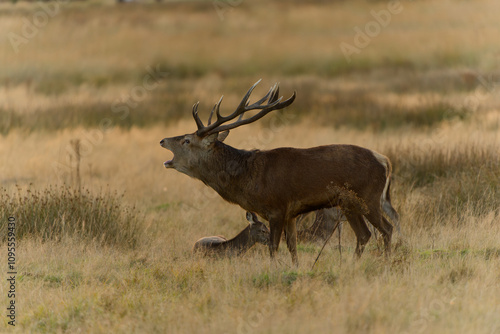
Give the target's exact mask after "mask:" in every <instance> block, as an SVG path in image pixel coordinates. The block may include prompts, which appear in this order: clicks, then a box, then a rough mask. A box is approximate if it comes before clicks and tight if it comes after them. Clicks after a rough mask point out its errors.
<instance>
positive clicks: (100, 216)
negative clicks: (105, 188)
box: [0, 186, 141, 248]
mask: <svg viewBox="0 0 500 334" xmlns="http://www.w3.org/2000/svg"><path fill="white" fill-rule="evenodd" d="M121 203H122V200H121V196H119V195H118V194H116V193H114V194H109V193H108V194H93V193H91V192H90V191H89V190H85V189H84V190H82V191H78V190H76V189H73V188H71V187H68V186H60V187H51V186H50V187H48V188H46V189H44V190H30V189H27V190H25V191H23V190H22V189H20V188H18V189H17V194H14V195H10V194H9V193H8V192H7V190H5V189H1V194H0V207H1V211H0V217H1V219H3V220H4V221H6V220H7V218H8V217H9V216H13V217H15V218H16V221H17V226H16V236H17V238H18V239H23V238H26V237H34V238H36V239H41V240H42V241H45V240H61V239H62V238H64V237H68V236H69V237H74V238H77V239H81V240H82V241H94V242H97V243H99V244H103V245H116V246H123V247H125V248H133V247H134V246H136V245H137V242H138V241H139V239H140V236H141V229H140V221H139V218H138V216H137V213H136V212H135V208H128V207H124V206H123V205H122V204H121ZM2 228H3V229H4V228H5V225H2ZM2 235H6V234H5V233H4V231H2Z"/></svg>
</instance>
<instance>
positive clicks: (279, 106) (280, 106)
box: [208, 91, 297, 134]
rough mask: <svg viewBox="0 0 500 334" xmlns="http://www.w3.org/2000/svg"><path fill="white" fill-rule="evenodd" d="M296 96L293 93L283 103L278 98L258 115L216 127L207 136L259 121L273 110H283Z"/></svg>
mask: <svg viewBox="0 0 500 334" xmlns="http://www.w3.org/2000/svg"><path fill="white" fill-rule="evenodd" d="M296 96H297V92H295V91H294V92H293V95H292V96H290V97H289V98H288V99H287V100H285V101H283V102H281V100H282V99H283V97H280V98H279V99H278V100H276V101H275V102H274V103H272V104H270V105H266V106H263V108H261V109H262V110H261V111H260V112H259V113H258V114H255V115H254V116H252V117H250V118H247V119H245V120H241V121H240V120H238V121H236V122H233V123H231V124H226V125H223V126H219V127H217V129H216V130H215V131H213V130H212V131H210V132H208V134H211V133H213V132H222V131H226V130H231V129H234V128H236V127H238V126H241V125H245V124H249V123H253V122H255V121H256V120H258V119H261V118H262V117H264V116H265V115H267V114H268V113H270V112H271V111H273V110H279V109H283V108H285V107H288V106H289V105H290V104H292V103H293V101H294V100H295V97H296Z"/></svg>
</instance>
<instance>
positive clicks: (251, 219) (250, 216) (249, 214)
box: [247, 211, 255, 225]
mask: <svg viewBox="0 0 500 334" xmlns="http://www.w3.org/2000/svg"><path fill="white" fill-rule="evenodd" d="M247 220H248V222H249V223H250V225H253V224H254V223H255V222H254V220H253V214H252V213H251V212H250V211H247Z"/></svg>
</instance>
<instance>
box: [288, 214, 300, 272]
mask: <svg viewBox="0 0 500 334" xmlns="http://www.w3.org/2000/svg"><path fill="white" fill-rule="evenodd" d="M285 238H286V245H287V247H288V251H289V252H290V255H292V263H293V265H294V266H295V267H298V266H299V257H298V256H297V226H296V224H295V220H294V219H288V220H287V221H286V222H285Z"/></svg>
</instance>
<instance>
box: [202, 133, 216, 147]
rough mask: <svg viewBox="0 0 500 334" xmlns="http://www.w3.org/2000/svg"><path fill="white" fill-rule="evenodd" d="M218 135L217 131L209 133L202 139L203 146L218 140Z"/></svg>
mask: <svg viewBox="0 0 500 334" xmlns="http://www.w3.org/2000/svg"><path fill="white" fill-rule="evenodd" d="M218 135H219V134H218V133H217V132H216V133H212V134H211V135H208V136H206V137H203V139H202V140H201V143H202V144H203V146H205V147H208V146H210V145H211V144H213V143H214V142H215V141H216V140H217V137H218Z"/></svg>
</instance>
